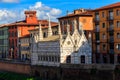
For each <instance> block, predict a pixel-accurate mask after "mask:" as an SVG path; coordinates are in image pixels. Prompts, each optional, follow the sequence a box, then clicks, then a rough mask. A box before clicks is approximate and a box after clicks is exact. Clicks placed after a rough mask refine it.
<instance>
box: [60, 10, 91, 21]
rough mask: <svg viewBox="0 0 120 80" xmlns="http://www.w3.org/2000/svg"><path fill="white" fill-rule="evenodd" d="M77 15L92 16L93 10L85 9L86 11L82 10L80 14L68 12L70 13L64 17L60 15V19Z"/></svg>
mask: <svg viewBox="0 0 120 80" xmlns="http://www.w3.org/2000/svg"><path fill="white" fill-rule="evenodd" d="M75 16H92V10H90V11H85V12H81V13H79V14H74V13H72V14H68V15H66V16H63V17H60V18H58V19H61V18H68V17H75Z"/></svg>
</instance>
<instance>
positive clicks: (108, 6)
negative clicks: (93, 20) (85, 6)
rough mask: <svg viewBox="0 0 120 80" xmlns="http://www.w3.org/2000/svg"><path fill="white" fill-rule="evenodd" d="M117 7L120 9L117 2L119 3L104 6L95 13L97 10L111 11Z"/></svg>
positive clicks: (119, 3)
mask: <svg viewBox="0 0 120 80" xmlns="http://www.w3.org/2000/svg"><path fill="white" fill-rule="evenodd" d="M115 7H120V2H117V3H114V4H110V5H107V6H103V7H101V8H97V9H95V10H94V11H96V10H104V9H110V8H115Z"/></svg>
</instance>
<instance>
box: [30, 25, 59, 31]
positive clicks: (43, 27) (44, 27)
mask: <svg viewBox="0 0 120 80" xmlns="http://www.w3.org/2000/svg"><path fill="white" fill-rule="evenodd" d="M51 27H52V28H53V27H57V25H56V26H51ZM46 28H48V26H42V29H46ZM37 30H39V28H36V29H31V30H29V31H37Z"/></svg>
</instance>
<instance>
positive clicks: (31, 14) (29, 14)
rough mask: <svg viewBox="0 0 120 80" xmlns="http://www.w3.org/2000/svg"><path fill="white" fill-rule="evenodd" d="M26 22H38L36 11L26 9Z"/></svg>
mask: <svg viewBox="0 0 120 80" xmlns="http://www.w3.org/2000/svg"><path fill="white" fill-rule="evenodd" d="M24 14H25V17H26V18H25V20H26V23H37V22H38V21H37V17H36V11H25V13H24Z"/></svg>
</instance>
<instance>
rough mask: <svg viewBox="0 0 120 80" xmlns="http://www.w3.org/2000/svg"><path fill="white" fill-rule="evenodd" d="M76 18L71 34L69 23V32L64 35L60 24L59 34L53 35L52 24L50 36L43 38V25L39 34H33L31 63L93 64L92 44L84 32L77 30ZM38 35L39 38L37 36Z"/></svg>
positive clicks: (55, 64) (56, 64) (49, 29)
mask: <svg viewBox="0 0 120 80" xmlns="http://www.w3.org/2000/svg"><path fill="white" fill-rule="evenodd" d="M76 25H77V23H76V21H75V20H74V32H73V34H72V35H71V34H70V30H69V25H67V34H66V35H62V34H61V29H60V25H59V29H58V35H52V29H51V25H50V23H49V27H48V37H46V38H43V33H42V29H41V25H40V26H39V35H38V36H36V35H33V36H34V37H32V38H31V39H32V44H31V64H32V65H45V66H60V64H61V63H69V64H91V60H92V51H91V46H90V44H89V43H88V40H87V39H86V37H85V35H84V32H83V31H82V28H81V30H79V31H78V30H77V26H76ZM36 37H38V38H36Z"/></svg>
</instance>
